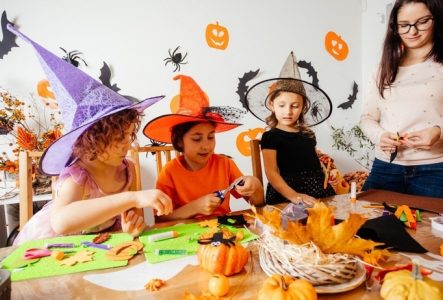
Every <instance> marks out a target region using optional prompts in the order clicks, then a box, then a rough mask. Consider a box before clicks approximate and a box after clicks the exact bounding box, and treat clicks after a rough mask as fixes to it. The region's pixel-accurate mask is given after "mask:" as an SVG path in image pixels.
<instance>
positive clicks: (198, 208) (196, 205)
mask: <svg viewBox="0 0 443 300" xmlns="http://www.w3.org/2000/svg"><path fill="white" fill-rule="evenodd" d="M221 202H222V201H221V199H220V198H219V197H217V196H215V194H208V195H205V196H202V197H200V198H198V199H196V200H194V201H192V202H191V203H190V204H189V205H192V209H193V211H194V213H195V214H202V215H210V214H212V212H213V211H214V210H215V209H216V208H217V207H219V206H220V204H221Z"/></svg>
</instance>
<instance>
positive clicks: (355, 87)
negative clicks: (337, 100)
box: [337, 81, 358, 109]
mask: <svg viewBox="0 0 443 300" xmlns="http://www.w3.org/2000/svg"><path fill="white" fill-rule="evenodd" d="M357 93H358V85H357V83H356V82H355V81H354V84H353V85H352V94H349V96H348V101H345V102H343V103H341V104H340V105H339V106H337V108H341V109H348V108H352V105H353V104H354V102H355V100H357Z"/></svg>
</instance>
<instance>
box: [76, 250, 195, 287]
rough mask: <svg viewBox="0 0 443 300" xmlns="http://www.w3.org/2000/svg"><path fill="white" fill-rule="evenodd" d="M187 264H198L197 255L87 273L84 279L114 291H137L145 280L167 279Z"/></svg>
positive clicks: (143, 285)
mask: <svg viewBox="0 0 443 300" xmlns="http://www.w3.org/2000/svg"><path fill="white" fill-rule="evenodd" d="M188 265H194V266H196V265H198V260H197V255H191V256H186V257H183V258H179V259H174V260H169V261H165V262H161V263H157V264H150V263H149V262H147V261H145V262H143V263H140V264H138V265H136V266H134V267H128V268H124V269H123V270H119V271H116V272H107V273H100V274H88V275H85V276H83V278H84V279H85V280H88V281H89V282H92V283H94V284H96V285H98V286H101V287H104V288H107V289H111V290H114V291H138V290H143V289H144V288H145V284H146V282H148V281H149V280H151V279H154V278H162V279H163V280H169V279H170V278H172V277H174V276H176V275H177V274H178V273H180V272H181V271H182V269H183V268H185V267H186V266H188Z"/></svg>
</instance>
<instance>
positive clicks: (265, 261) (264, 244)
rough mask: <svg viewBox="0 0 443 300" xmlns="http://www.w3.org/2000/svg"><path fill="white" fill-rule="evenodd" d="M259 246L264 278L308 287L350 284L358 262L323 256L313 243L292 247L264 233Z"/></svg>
mask: <svg viewBox="0 0 443 300" xmlns="http://www.w3.org/2000/svg"><path fill="white" fill-rule="evenodd" d="M258 245H259V257H260V266H261V268H262V269H263V271H264V272H265V273H266V274H267V275H268V276H272V275H273V274H281V275H289V276H291V277H294V278H303V279H306V280H307V281H309V282H310V283H311V284H312V285H314V286H318V285H334V284H340V283H345V282H348V281H350V280H351V279H353V278H354V277H355V275H356V274H357V268H358V262H357V260H356V259H355V258H354V257H353V256H351V255H348V254H341V253H336V254H323V253H322V252H321V251H320V249H319V248H318V247H317V246H316V245H315V244H314V243H308V244H305V245H293V244H289V243H286V242H285V241H283V240H282V239H280V238H278V237H276V236H274V235H273V234H271V233H269V232H264V233H263V235H262V237H261V239H260V241H259V242H258Z"/></svg>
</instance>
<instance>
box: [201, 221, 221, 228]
mask: <svg viewBox="0 0 443 300" xmlns="http://www.w3.org/2000/svg"><path fill="white" fill-rule="evenodd" d="M198 225H199V226H200V227H208V228H215V227H217V226H218V220H217V219H212V220H204V221H201V222H198Z"/></svg>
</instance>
